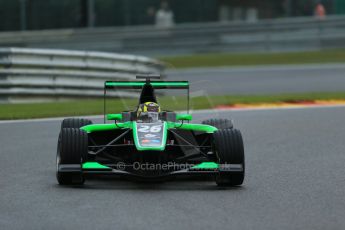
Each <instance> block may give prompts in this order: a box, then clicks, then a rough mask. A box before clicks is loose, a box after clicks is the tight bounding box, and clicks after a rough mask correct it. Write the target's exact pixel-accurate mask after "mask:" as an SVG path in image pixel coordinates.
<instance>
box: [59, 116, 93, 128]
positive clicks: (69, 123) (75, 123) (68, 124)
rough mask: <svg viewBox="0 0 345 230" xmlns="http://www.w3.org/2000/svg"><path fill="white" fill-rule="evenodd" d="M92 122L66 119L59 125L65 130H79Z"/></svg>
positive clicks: (80, 119)
mask: <svg viewBox="0 0 345 230" xmlns="http://www.w3.org/2000/svg"><path fill="white" fill-rule="evenodd" d="M91 124H92V121H90V120H88V119H82V118H67V119H64V120H63V121H62V123H61V129H66V128H76V129H79V128H80V127H83V126H85V125H91Z"/></svg>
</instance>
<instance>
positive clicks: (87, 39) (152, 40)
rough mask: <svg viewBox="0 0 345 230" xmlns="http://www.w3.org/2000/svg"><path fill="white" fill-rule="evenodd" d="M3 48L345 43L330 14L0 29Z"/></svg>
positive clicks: (147, 50) (343, 21) (285, 47)
mask: <svg viewBox="0 0 345 230" xmlns="http://www.w3.org/2000/svg"><path fill="white" fill-rule="evenodd" d="M0 46H25V47H35V48H63V49H80V50H98V51H112V52H121V53H135V54H145V55H158V56H168V55H179V54H191V53H203V52H223V51H227V52H257V51H259V52H263V51H264V52H266V51H295V50H297V51H300V50H318V49H325V48H343V47H345V17H344V16H328V17H327V18H326V19H324V20H319V19H316V18H314V17H306V18H287V19H272V20H261V21H258V22H256V23H250V22H229V23H220V22H212V23H203V24H198V23H197V24H180V25H177V26H175V27H173V28H169V29H163V28H156V27H154V26H137V27H109V28H94V29H65V30H45V31H28V32H6V33H0Z"/></svg>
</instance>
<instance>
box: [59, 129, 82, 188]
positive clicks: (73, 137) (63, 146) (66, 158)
mask: <svg viewBox="0 0 345 230" xmlns="http://www.w3.org/2000/svg"><path fill="white" fill-rule="evenodd" d="M87 153H88V137H87V133H86V132H85V131H83V130H80V129H78V128H66V129H62V130H61V132H60V135H59V140H58V146H57V154H56V167H57V169H56V178H57V181H58V182H59V184H61V185H81V184H83V183H84V177H83V175H82V168H81V167H82V163H83V162H85V161H87ZM61 164H64V165H68V164H71V165H72V164H73V165H77V166H78V165H79V166H80V167H78V168H79V169H80V170H79V171H78V170H77V171H73V172H60V171H59V166H60V165H61Z"/></svg>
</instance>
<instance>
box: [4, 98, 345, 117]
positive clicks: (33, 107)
mask: <svg viewBox="0 0 345 230" xmlns="http://www.w3.org/2000/svg"><path fill="white" fill-rule="evenodd" d="M313 100H345V92H336V93H302V94H278V95H256V96H255V95H248V96H245V95H227V96H211V97H197V98H192V99H191V105H192V108H193V109H208V108H213V107H215V106H217V105H234V104H242V103H243V104H260V103H276V102H296V101H313ZM167 101H168V99H164V98H163V99H162V100H160V103H161V106H162V108H163V109H164V105H167ZM175 101H176V102H177V101H179V99H178V98H177V100H175ZM135 103H136V100H135V101H134V100H133V101H131V103H130V104H132V105H134V104H135ZM108 105H109V106H108V108H109V112H113V113H114V112H120V111H122V110H125V108H124V106H123V104H122V103H121V102H120V101H119V100H116V99H114V100H111V101H109V102H108ZM169 109H176V110H181V109H185V104H184V103H176V104H173V105H172V106H170V107H169ZM102 113H103V101H102V100H79V101H68V102H54V103H40V104H1V105H0V119H2V120H6V119H26V118H43V117H64V116H81V115H100V114H102Z"/></svg>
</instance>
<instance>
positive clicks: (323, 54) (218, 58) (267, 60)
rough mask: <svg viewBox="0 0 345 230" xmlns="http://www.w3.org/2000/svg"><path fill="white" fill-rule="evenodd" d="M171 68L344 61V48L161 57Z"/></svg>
mask: <svg viewBox="0 0 345 230" xmlns="http://www.w3.org/2000/svg"><path fill="white" fill-rule="evenodd" d="M161 60H162V61H164V62H166V63H168V66H169V67H171V68H189V67H217V66H249V65H276V64H311V63H317V64H319V63H335V62H337V63H342V62H345V50H325V51H315V52H295V53H252V54H229V53H224V54H222V53H216V54H199V55H192V56H178V57H162V58H161Z"/></svg>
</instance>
